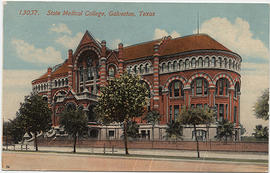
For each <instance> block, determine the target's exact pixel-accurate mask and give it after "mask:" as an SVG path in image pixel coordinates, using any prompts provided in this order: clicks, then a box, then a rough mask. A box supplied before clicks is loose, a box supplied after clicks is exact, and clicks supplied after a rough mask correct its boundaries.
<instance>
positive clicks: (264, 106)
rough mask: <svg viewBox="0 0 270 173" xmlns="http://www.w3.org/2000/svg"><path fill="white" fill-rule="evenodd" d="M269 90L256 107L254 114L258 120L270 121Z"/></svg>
mask: <svg viewBox="0 0 270 173" xmlns="http://www.w3.org/2000/svg"><path fill="white" fill-rule="evenodd" d="M268 101H269V89H266V90H264V92H263V94H262V96H261V97H259V98H258V100H257V102H256V104H255V105H254V109H253V110H254V112H255V115H256V117H257V118H260V119H263V120H269V103H268Z"/></svg>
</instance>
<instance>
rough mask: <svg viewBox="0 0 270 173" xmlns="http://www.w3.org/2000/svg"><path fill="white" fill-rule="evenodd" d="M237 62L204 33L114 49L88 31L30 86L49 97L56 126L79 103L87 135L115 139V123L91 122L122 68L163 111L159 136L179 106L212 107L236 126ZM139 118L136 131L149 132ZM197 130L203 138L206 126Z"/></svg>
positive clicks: (152, 103) (237, 119) (219, 115)
mask: <svg viewBox="0 0 270 173" xmlns="http://www.w3.org/2000/svg"><path fill="white" fill-rule="evenodd" d="M241 62H242V59H241V57H240V56H239V55H238V54H236V53H234V52H232V51H231V50H229V49H228V48H226V47H224V46H223V45H221V44H220V43H218V42H217V41H216V40H214V39H213V38H211V37H210V36H208V35H205V34H195V35H190V36H185V37H179V38H174V39H173V38H171V37H170V36H168V37H164V38H162V39H158V40H153V41H149V42H143V43H138V44H135V45H131V46H126V47H123V44H121V43H120V44H119V45H118V49H116V50H112V49H110V48H109V47H107V46H106V41H102V42H101V43H100V42H98V41H97V40H95V39H94V37H93V36H92V35H91V34H90V33H89V32H88V31H86V33H85V34H84V36H83V38H82V40H81V42H80V43H79V45H78V47H77V49H76V50H75V51H73V50H69V51H68V59H66V60H65V61H64V62H63V63H62V64H59V65H56V66H55V67H53V68H48V70H47V72H46V73H45V74H44V75H42V76H41V77H40V78H38V79H36V80H34V81H33V82H32V87H33V91H35V92H38V93H39V94H41V95H43V97H44V98H45V99H47V100H48V103H49V105H50V107H51V108H52V110H53V115H52V122H53V126H54V127H57V126H58V125H59V124H58V122H59V117H58V114H59V113H60V112H61V111H62V110H63V109H65V108H66V107H67V108H75V107H78V108H81V109H83V110H85V111H86V112H87V114H88V119H89V127H90V129H93V131H92V132H91V130H90V132H89V133H90V134H89V135H90V136H95V137H99V138H102V137H101V136H103V135H102V134H104V135H105V136H106V137H108V136H109V137H112V138H118V137H120V134H121V131H119V130H118V132H117V130H116V129H119V125H112V126H111V127H106V130H105V131H106V132H105V131H104V132H103V131H102V129H104V128H103V127H101V126H97V125H95V123H94V121H95V115H94V113H93V107H94V106H95V104H96V101H97V95H98V93H99V89H100V88H101V87H102V86H104V84H105V83H106V81H107V80H109V79H110V78H114V77H117V76H119V75H121V73H123V71H125V70H126V71H128V72H129V73H136V74H138V75H140V76H141V77H142V80H143V81H144V82H145V83H146V84H147V86H148V88H149V90H150V93H151V94H150V96H149V97H150V102H149V105H148V107H149V109H151V110H153V109H156V110H158V111H159V113H160V114H161V115H162V118H161V121H160V124H159V125H158V126H157V128H158V129H156V130H155V131H158V132H159V133H158V134H159V136H155V137H154V138H155V139H156V138H157V139H162V138H163V137H162V136H163V134H164V128H165V126H166V124H167V123H168V122H170V121H172V120H174V119H175V118H176V116H178V113H179V112H180V111H181V109H182V108H183V106H191V107H204V106H208V107H210V108H215V109H216V111H217V117H216V120H220V119H222V118H226V119H229V120H230V121H231V122H233V123H235V126H236V128H238V126H239V122H240V86H241V76H240V66H241ZM138 121H139V122H141V123H142V124H141V129H140V132H141V133H142V134H151V133H150V130H151V128H148V126H147V124H144V123H143V122H142V121H141V120H138ZM91 122H92V123H91ZM214 127H215V125H213V128H214ZM108 128H109V131H108ZM202 128H203V127H202ZM110 129H111V130H110ZM112 129H114V130H112ZM187 129H188V127H187ZM112 131H113V132H112ZM236 131H239V129H238V130H236ZM108 133H109V135H108ZM198 133H201V134H198V135H201V136H204V137H203V138H205V136H206V135H205V130H203V129H201V132H198ZM236 133H237V132H236ZM187 136H189V135H187ZM211 136H212V137H213V136H214V132H213V134H212V135H211ZM236 137H237V138H239V134H236ZM151 138H152V137H151Z"/></svg>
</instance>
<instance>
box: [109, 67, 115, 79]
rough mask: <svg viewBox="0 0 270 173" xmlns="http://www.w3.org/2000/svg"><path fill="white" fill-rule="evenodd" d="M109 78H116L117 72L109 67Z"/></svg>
mask: <svg viewBox="0 0 270 173" xmlns="http://www.w3.org/2000/svg"><path fill="white" fill-rule="evenodd" d="M109 77H115V70H114V67H112V66H110V67H109Z"/></svg>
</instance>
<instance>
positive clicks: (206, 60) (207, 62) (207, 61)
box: [204, 57, 209, 67]
mask: <svg viewBox="0 0 270 173" xmlns="http://www.w3.org/2000/svg"><path fill="white" fill-rule="evenodd" d="M204 67H209V58H208V57H206V58H205V60H204Z"/></svg>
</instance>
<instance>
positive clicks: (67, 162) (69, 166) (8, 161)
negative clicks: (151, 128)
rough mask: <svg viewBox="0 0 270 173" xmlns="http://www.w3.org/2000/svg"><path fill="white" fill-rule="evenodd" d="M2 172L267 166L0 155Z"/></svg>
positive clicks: (263, 166) (259, 166) (259, 168)
mask: <svg viewBox="0 0 270 173" xmlns="http://www.w3.org/2000/svg"><path fill="white" fill-rule="evenodd" d="M2 168H3V170H24V171H25V170H47V171H203V172H267V170H268V165H267V163H250V162H249V163H241V162H225V161H222V162H217V161H202V160H200V161H196V160H192V161H191V160H175V159H156V158H124V157H120V156H119V157H118V156H117V157H112V156H95V155H83V154H64V153H59V154H57V153H41V152H38V153H34V152H11V151H3V153H2Z"/></svg>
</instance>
